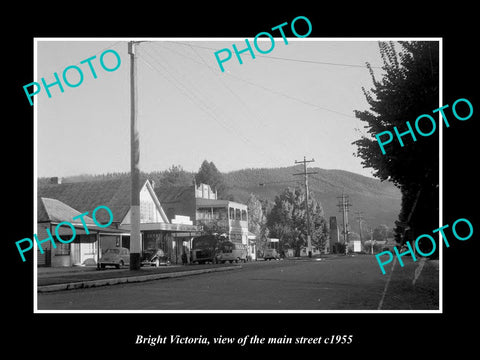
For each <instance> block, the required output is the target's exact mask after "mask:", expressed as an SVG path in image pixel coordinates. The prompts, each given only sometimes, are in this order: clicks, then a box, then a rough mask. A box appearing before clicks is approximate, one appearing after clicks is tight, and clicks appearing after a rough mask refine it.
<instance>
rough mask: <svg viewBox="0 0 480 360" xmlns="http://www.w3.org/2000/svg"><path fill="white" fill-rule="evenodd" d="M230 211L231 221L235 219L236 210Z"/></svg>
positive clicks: (231, 209)
mask: <svg viewBox="0 0 480 360" xmlns="http://www.w3.org/2000/svg"><path fill="white" fill-rule="evenodd" d="M229 210H230V220H234V219H235V209H234V208H229Z"/></svg>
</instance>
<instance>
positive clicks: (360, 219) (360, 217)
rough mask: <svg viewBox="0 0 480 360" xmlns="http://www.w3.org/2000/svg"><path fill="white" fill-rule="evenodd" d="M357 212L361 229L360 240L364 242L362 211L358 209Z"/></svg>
mask: <svg viewBox="0 0 480 360" xmlns="http://www.w3.org/2000/svg"><path fill="white" fill-rule="evenodd" d="M355 214H357V218H356V219H357V220H358V228H359V230H360V242H361V243H362V244H363V237H362V220H363V217H362V212H361V211H356V212H355Z"/></svg>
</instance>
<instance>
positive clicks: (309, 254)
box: [293, 156, 317, 257]
mask: <svg viewBox="0 0 480 360" xmlns="http://www.w3.org/2000/svg"><path fill="white" fill-rule="evenodd" d="M314 161H315V160H314V159H312V160H307V159H306V158H305V156H304V157H303V161H297V160H295V164H303V173H298V174H293V175H304V176H305V211H306V213H307V231H306V233H307V234H306V235H307V251H308V257H312V239H311V236H310V211H309V208H308V175H310V174H316V173H317V172H307V163H309V162H314Z"/></svg>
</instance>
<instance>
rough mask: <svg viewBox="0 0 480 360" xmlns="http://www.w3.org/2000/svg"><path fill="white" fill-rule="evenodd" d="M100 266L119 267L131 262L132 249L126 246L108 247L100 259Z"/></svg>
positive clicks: (103, 267)
mask: <svg viewBox="0 0 480 360" xmlns="http://www.w3.org/2000/svg"><path fill="white" fill-rule="evenodd" d="M99 264H100V267H101V268H102V269H105V266H115V267H116V268H117V269H119V268H121V267H122V266H124V265H129V264H130V251H129V250H128V249H127V248H124V247H118V248H109V249H106V250H105V252H104V253H103V255H102V258H101V259H100V261H99Z"/></svg>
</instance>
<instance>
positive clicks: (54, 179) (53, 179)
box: [50, 176, 62, 185]
mask: <svg viewBox="0 0 480 360" xmlns="http://www.w3.org/2000/svg"><path fill="white" fill-rule="evenodd" d="M61 183H62V178H59V177H58V176H54V177H51V178H50V184H56V185H58V184H61Z"/></svg>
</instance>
